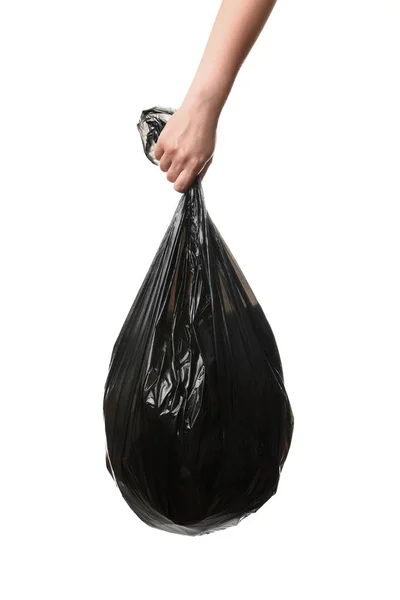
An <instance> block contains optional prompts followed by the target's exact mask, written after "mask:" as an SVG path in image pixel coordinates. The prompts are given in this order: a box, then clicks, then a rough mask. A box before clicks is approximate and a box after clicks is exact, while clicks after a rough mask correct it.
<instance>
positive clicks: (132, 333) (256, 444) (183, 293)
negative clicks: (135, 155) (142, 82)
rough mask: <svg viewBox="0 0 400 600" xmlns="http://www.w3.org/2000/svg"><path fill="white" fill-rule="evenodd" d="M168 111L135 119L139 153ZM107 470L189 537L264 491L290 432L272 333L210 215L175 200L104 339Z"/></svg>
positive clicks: (132, 496)
mask: <svg viewBox="0 0 400 600" xmlns="http://www.w3.org/2000/svg"><path fill="white" fill-rule="evenodd" d="M173 112H174V110H173V109H171V108H163V107H159V106H156V107H153V108H151V109H148V110H145V111H143V112H142V114H141V117H140V120H139V122H138V124H137V128H138V130H139V133H140V136H141V141H142V143H143V149H144V152H145V155H146V156H147V158H148V159H149V160H151V161H152V162H153V163H154V164H158V162H157V160H156V159H155V158H154V154H153V150H154V146H155V143H156V142H157V139H158V137H159V135H160V133H161V131H162V129H163V127H164V126H165V123H166V122H167V120H168V119H169V117H170V116H171V114H173ZM103 414H104V423H105V433H106V466H107V469H108V471H109V473H110V474H111V475H112V477H113V479H114V481H115V483H116V484H117V486H118V488H119V490H120V492H121V494H122V496H123V498H124V499H125V501H126V502H127V504H128V505H129V506H130V508H131V509H132V510H133V511H134V512H135V513H136V515H137V516H138V517H139V518H140V519H142V521H144V522H145V523H147V524H148V525H150V526H152V527H157V528H159V529H163V530H166V531H170V532H173V533H180V534H187V535H198V534H203V533H209V532H211V531H215V530H218V529H223V528H226V527H228V526H231V525H235V524H237V523H238V522H239V521H240V520H241V519H243V518H244V517H246V516H248V515H249V514H251V513H253V512H255V511H257V510H258V509H259V508H260V507H261V506H262V505H263V504H265V503H266V502H267V501H268V499H269V498H271V496H273V495H274V494H275V493H276V491H277V487H278V482H279V478H280V474H281V470H282V467H283V465H284V463H285V460H286V458H287V455H288V452H289V448H290V444H291V439H292V434H293V426H294V417H293V412H292V409H291V406H290V402H289V399H288V396H287V393H286V390H285V385H284V377H283V371H282V364H281V360H280V355H279V351H278V347H277V344H276V340H275V337H274V334H273V332H272V329H271V327H270V325H269V323H268V321H267V319H266V317H265V315H264V313H263V311H262V309H261V307H260V305H259V304H258V302H257V299H256V298H255V296H254V294H253V292H252V290H251V289H250V286H249V284H248V283H247V281H246V279H245V277H244V275H243V273H242V271H241V270H240V268H239V266H238V264H237V262H236V261H235V259H234V257H233V256H232V254H231V252H230V250H229V248H228V247H227V245H226V243H225V242H224V240H223V238H222V237H221V234H220V233H219V231H218V230H217V228H216V226H215V225H214V223H213V221H212V220H211V218H210V216H209V214H208V212H207V210H206V207H205V204H204V198H203V190H202V185H201V182H200V180H199V178H198V177H196V180H195V181H194V183H193V185H192V186H191V187H190V188H189V190H188V191H187V192H186V193H185V194H183V196H182V197H181V199H180V202H179V204H178V207H177V209H176V211H175V214H174V216H173V218H172V221H171V223H170V226H169V227H168V229H167V231H166V233H165V236H164V238H163V240H162V242H161V245H160V247H159V249H158V251H157V253H156V256H155V257H154V260H153V262H152V264H151V266H150V269H149V271H148V273H147V275H146V277H145V279H144V281H143V284H142V286H141V288H140V290H139V293H138V294H137V297H136V299H135V300H134V303H133V305H132V307H131V309H130V311H129V314H128V315H127V317H126V320H125V322H124V324H123V327H122V329H121V331H120V333H119V335H118V338H117V340H116V342H115V344H114V347H113V351H112V356H111V361H110V366H109V372H108V377H107V380H106V384H105V390H104V402H103Z"/></svg>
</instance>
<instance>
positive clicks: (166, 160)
mask: <svg viewBox="0 0 400 600" xmlns="http://www.w3.org/2000/svg"><path fill="white" fill-rule="evenodd" d="M275 4H276V0H245V1H244V0H223V2H222V4H221V6H220V9H219V11H218V14H217V17H216V19H215V22H214V25H213V27H212V30H211V33H210V36H209V38H208V41H207V44H206V47H205V50H204V53H203V56H202V58H201V61H200V64H199V66H198V69H197V72H196V74H195V77H194V79H193V81H192V83H191V85H190V88H189V90H188V92H187V94H186V96H185V98H184V100H183V102H182V104H181V106H180V107H179V108H178V109H177V110H176V111H175V113H174V114H173V115H172V116H171V117H170V119H169V120H168V121H167V123H166V125H165V127H164V129H163V130H162V132H161V135H160V137H159V139H158V142H157V144H156V146H155V148H154V156H155V158H156V159H157V160H158V161H159V162H160V165H159V166H160V169H161V170H162V171H164V172H165V173H166V177H167V179H168V181H170V182H171V183H173V184H174V189H175V190H176V191H177V192H185V191H186V190H187V189H188V188H189V187H190V186H191V184H192V183H193V181H194V179H195V177H196V175H197V174H199V173H200V179H201V180H202V179H203V177H204V175H205V173H206V172H207V170H208V168H209V166H210V164H211V162H212V158H213V154H214V150H215V144H216V134H217V126H218V120H219V116H220V114H221V111H222V109H223V107H224V105H225V102H226V100H227V98H228V96H229V93H230V91H231V89H232V86H233V83H234V81H235V78H236V75H237V74H238V72H239V69H240V67H241V66H242V64H243V62H244V60H245V58H246V57H247V55H248V54H249V52H250V50H251V48H252V47H253V45H254V43H255V41H256V40H257V38H258V36H259V35H260V33H261V31H262V29H263V27H264V25H265V23H266V22H267V19H268V17H269V15H270V14H271V11H272V9H273V7H274V5H275Z"/></svg>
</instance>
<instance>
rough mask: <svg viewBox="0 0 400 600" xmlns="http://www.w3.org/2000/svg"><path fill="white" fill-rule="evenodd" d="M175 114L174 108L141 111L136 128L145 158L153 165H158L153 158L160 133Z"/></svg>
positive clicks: (155, 108) (160, 107) (163, 107)
mask: <svg viewBox="0 0 400 600" xmlns="http://www.w3.org/2000/svg"><path fill="white" fill-rule="evenodd" d="M174 112H175V109H174V108H169V107H165V106H153V107H152V108H149V109H147V110H144V111H142V114H141V115H140V119H139V122H138V123H137V125H136V126H137V128H138V130H139V134H140V137H141V140H142V144H143V150H144V153H145V155H146V156H147V158H148V159H149V160H150V161H151V162H152V163H153V164H155V165H157V166H158V165H159V161H158V160H157V159H156V158H155V156H154V147H155V145H156V143H157V141H158V138H159V137H160V133H161V131H162V130H163V129H164V126H165V125H166V123H167V121H168V119H169V118H170V117H171V115H173V114H174Z"/></svg>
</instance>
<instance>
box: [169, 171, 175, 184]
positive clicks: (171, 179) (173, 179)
mask: <svg viewBox="0 0 400 600" xmlns="http://www.w3.org/2000/svg"><path fill="white" fill-rule="evenodd" d="M167 179H168V181H170V182H171V183H173V182H174V181H175V180H176V175H175V173H170V172H169V171H168V173H167Z"/></svg>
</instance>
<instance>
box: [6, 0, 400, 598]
mask: <svg viewBox="0 0 400 600" xmlns="http://www.w3.org/2000/svg"><path fill="white" fill-rule="evenodd" d="M0 7H1V8H0V61H1V67H0V69H1V70H0V78H1V96H0V103H1V110H0V119H1V122H0V127H1V129H0V145H1V156H0V168H1V179H0V186H1V190H0V191H1V213H2V215H1V236H0V244H1V263H2V270H1V280H2V292H1V302H2V307H1V346H2V357H1V366H2V378H1V426H0V427H1V435H0V444H1V460H2V471H1V476H2V482H3V492H2V494H1V500H2V509H1V519H2V525H1V544H2V545H3V546H4V550H5V557H3V559H2V571H3V574H2V577H1V583H0V586H1V587H2V588H3V587H4V591H3V593H2V597H4V598H5V599H6V600H14V599H18V600H19V599H25V598H29V599H30V598H40V599H41V600H47V599H55V598H57V600H64V599H68V600H70V599H72V598H73V599H74V600H81V599H82V600H83V599H84V600H87V599H88V598H93V599H96V600H101V599H103V598H104V599H106V598H107V599H109V598H114V599H118V598H124V599H125V598H144V597H145V598H150V599H151V600H152V599H153V598H154V599H156V598H165V599H169V598H171V599H174V600H181V599H184V598H185V599H186V598H192V599H193V600H197V599H204V598H211V599H214V598H229V599H231V598H232V599H234V600H235V599H236V598H237V599H239V598H240V599H241V598H273V599H274V600H289V599H290V600H292V599H293V598H303V597H304V598H308V599H309V600H314V599H318V600H320V599H323V600H330V599H331V598H332V599H335V600H336V599H338V598H340V599H341V600H347V599H349V600H350V599H351V600H354V599H358V598H365V597H371V598H382V599H385V600H391V599H395V598H398V597H399V593H400V591H399V583H398V575H396V574H395V571H394V570H395V567H396V566H398V557H399V548H398V544H399V542H398V539H399V537H398V536H399V520H398V510H399V500H400V498H399V489H398V474H399V468H398V460H397V459H398V456H397V457H396V452H398V451H399V443H398V439H399V419H398V416H399V401H400V393H399V392H400V384H399V358H400V356H399V339H400V337H399V336H400V326H399V325H400V323H399V300H400V297H399V289H398V281H399V255H400V253H399V217H398V206H399V200H400V193H399V192H400V177H399V154H400V153H399V140H400V120H399V106H400V92H399V57H400V40H399V33H398V32H399V27H400V4H399V2H398V0H381V1H380V2H376V0H375V1H373V2H372V1H371V0H325V1H324V2H321V0H278V3H277V5H276V7H275V8H274V10H273V13H272V15H271V17H270V19H269V21H268V23H267V25H266V27H265V29H264V31H263V32H262V34H261V36H260V38H259V39H258V40H257V42H256V44H255V46H254V48H253V50H252V52H251V53H250V55H249V57H248V58H247V60H246V62H245V64H244V65H243V67H242V69H241V71H240V73H239V75H238V77H237V79H236V82H235V84H234V87H233V90H232V93H231V95H230V97H229V99H228V102H227V104H226V106H225V108H224V111H223V113H222V115H221V119H220V123H219V128H218V134H217V136H218V137H217V148H216V152H215V157H214V162H213V164H212V166H211V168H210V170H209V171H208V173H207V175H206V178H205V180H204V192H205V198H206V203H207V206H208V209H209V211H210V214H211V216H212V218H213V220H214V221H215V223H216V224H217V226H218V227H219V229H220V230H221V233H222V234H223V236H224V238H225V239H226V241H227V243H228V245H229V246H230V248H231V250H232V252H233V254H234V255H235V257H236V259H237V260H238V262H239V264H240V266H241V267H242V269H243V271H244V273H245V275H246V277H247V279H248V281H249V283H250V285H251V286H252V287H253V290H254V292H255V293H256V295H257V297H258V299H259V301H260V303H261V305H262V306H263V308H264V311H265V313H266V315H267V317H268V319H269V321H270V323H271V326H272V327H273V330H274V333H275V335H276V338H277V341H278V345H279V349H280V352H281V357H282V361H283V367H284V373H285V381H286V386H287V391H288V394H289V397H290V399H291V403H292V408H293V411H294V414H295V430H294V437H293V442H292V447H291V451H290V454H289V457H288V459H287V462H286V464H285V467H284V470H283V472H282V477H281V481H280V487H279V490H278V493H277V494H276V496H275V497H273V498H272V499H271V500H270V501H269V502H268V503H267V504H266V505H265V506H264V507H263V508H262V509H261V510H260V511H259V512H258V513H257V514H255V515H252V516H250V517H249V518H248V519H246V520H244V521H243V522H242V523H241V524H240V525H239V526H237V527H234V528H231V529H229V530H226V531H221V532H217V533H214V534H211V535H208V536H202V537H197V538H188V537H184V536H178V535H174V534H168V533H164V532H160V531H157V530H153V529H151V528H149V527H147V526H146V525H144V524H143V523H142V522H141V521H140V520H139V519H138V518H137V517H136V516H135V515H134V513H132V512H131V511H130V509H129V508H128V506H127V505H126V504H125V503H124V501H123V499H122V496H121V495H120V494H119V491H118V489H117V488H116V486H115V484H114V483H113V481H112V479H111V477H110V476H109V474H108V472H107V471H106V467H105V457H104V450H105V441H104V433H103V414H102V394H103V386H104V382H105V377H106V374H107V369H108V361H109V358H110V354H111V349H112V345H113V343H114V341H115V338H116V336H117V334H118V333H119V329H120V327H121V325H122V323H123V320H124V319H125V316H126V314H127V312H128V310H129V308H130V306H131V303H132V301H133V299H134V297H135V295H136V292H137V291H138V288H139V286H140V283H141V281H142V280H143V277H144V275H145V273H146V271H147V269H148V267H149V265H150V262H151V259H152V257H153V255H154V253H155V251H156V250H157V248H158V244H159V242H160V241H161V238H162V235H163V234H164V231H165V229H166V227H167V225H168V224H169V221H170V219H171V217H172V214H173V211H174V209H175V206H176V204H177V202H178V200H179V198H180V194H178V193H177V192H175V191H174V190H173V184H172V183H170V182H168V181H167V180H166V177H165V174H164V173H162V172H161V170H160V169H159V168H158V167H156V166H154V165H152V164H151V163H150V162H149V161H148V160H147V159H146V158H145V156H144V154H143V150H142V146H141V142H140V139H139V134H138V132H137V130H136V123H137V121H138V119H139V116H140V113H141V111H142V110H143V109H146V108H150V107H152V106H154V105H156V104H161V105H167V106H172V107H175V108H176V107H178V106H179V103H180V102H181V101H182V99H183V97H184V94H185V92H186V90H187V87H188V86H189V84H190V82H191V80H192V77H193V75H194V73H195V70H196V67H197V64H198V62H199V60H200V58H201V54H202V51H203V48H204V45H205V43H206V41H207V38H208V34H209V31H210V29H211V25H212V23H213V21H214V18H215V16H216V13H217V10H218V7H219V2H218V1H217V0H212V1H211V0H208V1H205V0H203V1H202V2H201V3H200V2H187V0H185V1H183V0H173V1H172V2H171V1H169V2H164V1H162V0H156V1H152V2H148V3H147V2H142V3H138V2H133V1H132V0H131V1H129V2H128V1H126V0H119V1H116V2H111V1H107V2H106V1H104V0H96V1H94V0H69V1H68V2H66V1H60V0H52V1H50V0H48V1H44V0H37V1H35V2H30V1H29V2H28V1H27V0H26V1H21V0H2V2H1V4H0Z"/></svg>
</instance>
